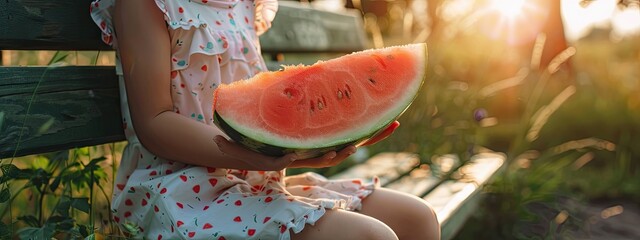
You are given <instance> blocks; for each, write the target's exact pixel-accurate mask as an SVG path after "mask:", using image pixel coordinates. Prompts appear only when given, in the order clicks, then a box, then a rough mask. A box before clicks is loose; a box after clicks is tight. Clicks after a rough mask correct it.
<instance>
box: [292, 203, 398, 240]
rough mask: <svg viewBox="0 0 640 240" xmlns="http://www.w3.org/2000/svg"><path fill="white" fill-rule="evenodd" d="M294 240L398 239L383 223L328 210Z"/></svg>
mask: <svg viewBox="0 0 640 240" xmlns="http://www.w3.org/2000/svg"><path fill="white" fill-rule="evenodd" d="M291 239H293V240H315V239H318V240H326V239H331V240H338V239H344V240H359V239H362V240H394V239H398V237H397V236H396V235H395V234H394V233H393V230H391V228H389V226H387V225H385V224H384V223H383V222H381V221H379V220H377V219H375V218H372V217H369V216H366V215H363V214H359V213H354V212H349V211H344V210H327V212H326V213H325V215H324V216H322V218H320V220H318V221H317V222H316V224H315V225H313V226H312V225H306V226H305V227H304V229H303V230H302V232H300V233H298V234H292V236H291Z"/></svg>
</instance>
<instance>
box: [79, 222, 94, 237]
mask: <svg viewBox="0 0 640 240" xmlns="http://www.w3.org/2000/svg"><path fill="white" fill-rule="evenodd" d="M78 230H79V232H80V235H82V236H87V237H89V236H88V235H89V228H88V227H87V226H86V225H78ZM92 235H93V234H92Z"/></svg>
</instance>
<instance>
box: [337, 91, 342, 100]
mask: <svg viewBox="0 0 640 240" xmlns="http://www.w3.org/2000/svg"><path fill="white" fill-rule="evenodd" d="M338 99H342V91H340V90H338Z"/></svg>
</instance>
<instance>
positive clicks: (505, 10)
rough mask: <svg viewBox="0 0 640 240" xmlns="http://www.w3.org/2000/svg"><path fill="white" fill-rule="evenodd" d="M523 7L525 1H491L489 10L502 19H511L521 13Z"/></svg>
mask: <svg viewBox="0 0 640 240" xmlns="http://www.w3.org/2000/svg"><path fill="white" fill-rule="evenodd" d="M524 5H525V0H492V1H491V4H490V8H492V9H495V10H496V11H497V12H498V13H500V14H501V15H502V16H504V17H507V18H511V19H513V18H515V17H517V16H518V15H520V14H521V13H522V10H523V9H524Z"/></svg>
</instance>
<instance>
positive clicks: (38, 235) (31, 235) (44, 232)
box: [18, 224, 55, 240]
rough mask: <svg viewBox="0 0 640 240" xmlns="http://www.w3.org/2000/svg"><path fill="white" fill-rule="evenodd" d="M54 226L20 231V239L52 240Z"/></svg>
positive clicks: (28, 228)
mask: <svg viewBox="0 0 640 240" xmlns="http://www.w3.org/2000/svg"><path fill="white" fill-rule="evenodd" d="M54 233H55V231H54V226H52V225H49V224H47V225H44V226H43V227H41V228H35V227H26V228H22V229H20V230H18V237H19V238H20V239H29V240H31V239H51V237H53V234H54Z"/></svg>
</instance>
